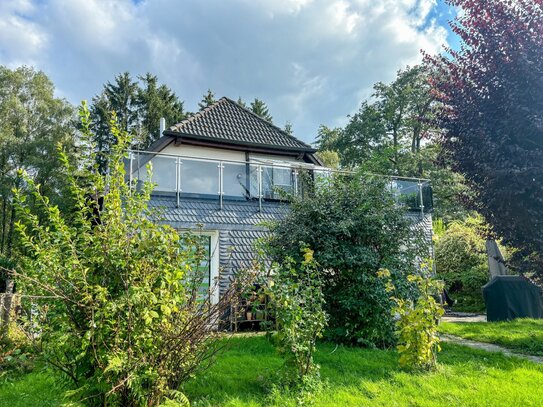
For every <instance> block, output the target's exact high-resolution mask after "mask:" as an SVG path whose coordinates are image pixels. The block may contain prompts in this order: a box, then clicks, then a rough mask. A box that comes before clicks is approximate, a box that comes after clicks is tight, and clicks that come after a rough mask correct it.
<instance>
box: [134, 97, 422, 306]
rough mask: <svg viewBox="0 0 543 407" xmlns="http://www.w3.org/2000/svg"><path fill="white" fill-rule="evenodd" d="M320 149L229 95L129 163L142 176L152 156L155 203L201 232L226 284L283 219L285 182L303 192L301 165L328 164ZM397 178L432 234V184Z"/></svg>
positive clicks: (318, 168) (212, 272)
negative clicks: (318, 152)
mask: <svg viewBox="0 0 543 407" xmlns="http://www.w3.org/2000/svg"><path fill="white" fill-rule="evenodd" d="M315 153H316V150H315V149H314V148H312V147H311V146H309V145H308V144H306V143H304V142H302V141H300V140H298V139H297V138H295V137H294V136H292V135H291V134H288V133H287V132H285V131H284V130H282V129H280V128H278V127H276V126H274V125H273V124H271V123H269V122H267V121H266V120H264V119H262V118H261V117H259V116H257V115H256V114H254V113H253V112H251V111H249V110H247V109H245V108H244V107H242V106H240V105H238V104H237V103H236V102H234V101H232V100H230V99H228V98H224V97H223V98H221V99H220V100H218V101H217V102H215V103H214V104H212V105H211V106H209V107H207V108H205V109H203V110H202V111H200V112H198V113H196V114H195V115H193V116H191V117H189V118H188V119H186V120H183V121H182V122H181V123H178V124H175V125H174V126H172V127H170V128H169V129H165V130H164V131H163V132H162V137H161V138H160V139H159V140H157V141H156V142H155V143H154V144H153V145H152V146H151V147H150V148H149V151H146V152H140V151H132V152H131V154H130V160H129V163H128V165H129V167H130V170H129V174H130V176H131V177H132V178H137V179H144V178H145V176H146V175H145V174H146V170H145V164H146V163H147V162H149V161H151V162H152V165H153V181H154V182H155V183H156V187H155V190H154V192H153V195H152V199H151V205H152V206H155V207H160V208H161V210H162V211H163V217H164V219H165V221H166V222H168V223H169V224H171V225H172V226H173V227H174V228H176V229H178V230H180V231H183V230H198V231H199V233H201V234H202V235H203V239H204V240H205V244H206V246H207V248H208V253H209V261H208V262H207V266H206V267H208V269H209V270H208V281H215V279H220V286H221V290H223V289H224V288H225V287H226V285H227V284H228V281H229V276H230V275H231V273H233V272H235V270H236V269H240V268H244V267H248V266H250V265H251V263H252V261H253V259H254V257H255V252H254V243H255V241H256V240H257V239H258V238H260V237H263V236H264V235H265V234H266V233H267V231H266V228H265V227H263V226H262V223H263V222H265V221H270V220H271V221H273V220H278V219H281V218H282V217H283V216H284V214H285V213H286V211H288V203H286V202H284V201H283V200H281V197H282V196H283V195H282V194H281V193H279V190H284V191H288V192H293V193H297V192H299V190H300V188H301V184H300V177H299V175H300V171H301V170H304V171H309V172H314V173H317V172H326V171H329V170H327V169H325V168H324V167H323V166H322V163H321V161H320V160H319V158H318V156H317V155H316V154H315ZM391 185H392V186H393V187H394V188H395V190H396V191H397V193H398V194H400V195H403V196H404V197H406V196H407V197H412V198H413V199H412V200H411V201H412V202H413V205H411V206H412V207H411V208H410V209H411V211H410V212H409V215H408V216H410V217H412V218H413V220H414V225H415V227H420V228H423V229H424V230H425V232H426V234H427V236H428V237H429V239H430V240H429V241H431V211H430V209H431V189H430V187H429V184H428V183H427V182H425V181H421V180H412V179H410V180H406V179H402V180H400V179H396V180H391ZM407 201H408V202H409V200H407ZM214 295H215V296H218V295H220V294H219V292H215V293H214ZM215 299H217V298H215Z"/></svg>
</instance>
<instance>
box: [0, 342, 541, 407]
mask: <svg viewBox="0 0 543 407" xmlns="http://www.w3.org/2000/svg"><path fill="white" fill-rule="evenodd" d="M317 361H318V363H320V365H321V372H322V376H323V378H324V379H325V380H326V382H327V384H326V387H325V389H324V390H323V392H322V393H321V394H319V395H318V396H317V398H316V400H315V405H316V406H439V407H442V406H443V405H449V406H451V405H452V406H511V405H522V406H540V405H541V400H543V386H541V383H543V367H542V366H539V365H536V364H534V363H531V362H528V361H524V360H520V359H516V358H507V357H504V356H502V355H501V354H497V353H488V352H484V351H477V350H472V349H468V348H465V347H461V346H455V345H449V344H444V345H443V352H442V353H441V354H440V357H439V361H440V368H439V371H438V372H435V373H428V374H410V373H406V372H403V371H401V370H400V369H399V368H398V363H397V355H396V353H395V352H392V351H379V350H365V349H354V348H346V347H338V348H337V349H336V348H335V347H334V346H333V345H330V344H323V345H321V346H319V352H318V354H317ZM280 366H281V359H280V358H279V357H278V356H277V355H276V354H275V351H274V349H273V347H272V346H271V345H270V344H269V343H268V342H267V340H266V339H265V338H264V337H263V336H252V337H236V338H234V339H232V341H231V345H230V347H229V349H228V350H227V352H226V353H225V354H223V355H222V356H221V357H220V359H219V360H218V362H217V364H215V365H214V367H213V368H212V369H211V370H209V371H208V372H206V373H204V374H202V375H200V376H199V377H197V378H195V379H193V380H192V381H191V382H189V383H188V384H187V385H186V388H185V392H186V394H187V396H189V398H190V399H191V400H192V402H193V406H196V407H198V406H200V407H201V406H266V405H271V406H295V400H294V398H293V397H292V396H289V395H288V394H284V393H281V392H276V393H273V394H270V391H269V388H270V386H269V380H270V379H269V378H270V377H271V376H273V374H274V372H276V371H277V369H279V368H280ZM59 395H60V392H59V391H58V389H56V388H55V387H54V386H53V382H52V379H51V377H50V376H48V375H47V374H46V373H45V372H43V371H42V372H34V373H32V374H30V375H27V376H24V377H22V378H20V379H19V380H16V381H14V382H12V383H7V384H3V385H0V405H2V406H4V405H5V406H54V405H60V396H59Z"/></svg>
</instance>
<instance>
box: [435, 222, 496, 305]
mask: <svg viewBox="0 0 543 407" xmlns="http://www.w3.org/2000/svg"><path fill="white" fill-rule="evenodd" d="M484 233H485V225H484V223H483V221H482V219H481V218H480V217H469V218H467V219H466V220H465V221H464V222H458V221H457V222H453V223H451V224H449V225H448V226H447V228H446V230H445V231H444V232H442V234H441V236H440V237H438V238H437V239H436V242H435V264H436V270H437V275H438V276H439V277H440V278H441V279H443V280H444V281H445V287H446V288H447V290H448V292H449V295H450V296H451V298H452V299H453V300H455V305H454V309H455V310H457V311H466V312H478V311H482V310H484V309H485V305H484V301H483V294H482V290H481V289H482V287H483V285H485V284H486V283H487V282H488V281H489V271H488V260H487V255H486V247H485V239H484V238H483V237H482V235H483V234H484Z"/></svg>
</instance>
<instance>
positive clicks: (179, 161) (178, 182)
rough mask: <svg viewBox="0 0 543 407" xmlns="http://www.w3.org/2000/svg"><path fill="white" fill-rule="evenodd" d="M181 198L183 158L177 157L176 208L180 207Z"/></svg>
mask: <svg viewBox="0 0 543 407" xmlns="http://www.w3.org/2000/svg"><path fill="white" fill-rule="evenodd" d="M180 198H181V158H179V157H177V158H176V159H175V199H176V208H179V204H180Z"/></svg>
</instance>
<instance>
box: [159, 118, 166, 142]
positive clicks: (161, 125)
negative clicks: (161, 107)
mask: <svg viewBox="0 0 543 407" xmlns="http://www.w3.org/2000/svg"><path fill="white" fill-rule="evenodd" d="M164 130H166V119H165V118H164V117H161V118H160V134H159V135H158V137H159V138H160V137H162V133H164Z"/></svg>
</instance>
